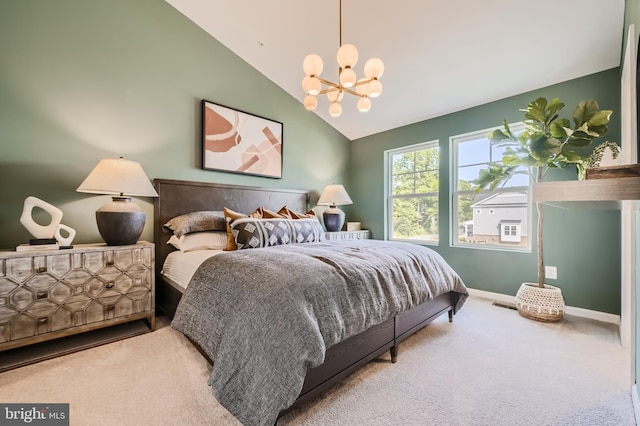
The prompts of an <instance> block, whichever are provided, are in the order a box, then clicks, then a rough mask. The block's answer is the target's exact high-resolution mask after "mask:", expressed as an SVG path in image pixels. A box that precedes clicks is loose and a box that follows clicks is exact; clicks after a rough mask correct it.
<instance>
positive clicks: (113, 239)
mask: <svg viewBox="0 0 640 426" xmlns="http://www.w3.org/2000/svg"><path fill="white" fill-rule="evenodd" d="M76 191H78V192H86V193H90V194H107V195H113V197H112V201H111V202H109V203H107V204H105V205H104V206H102V207H100V208H99V209H98V210H96V222H97V223H98V231H100V235H101V236H102V239H103V240H104V241H105V243H107V245H109V246H115V245H128V244H135V243H136V242H138V238H139V237H140V234H142V230H143V229H144V223H145V221H146V216H147V215H146V213H145V212H144V211H143V210H142V208H141V207H140V206H138V205H137V204H135V203H132V202H131V197H130V196H135V197H157V196H158V193H157V192H156V190H155V189H154V188H153V185H152V184H151V182H150V181H149V178H148V177H147V175H146V173H145V172H144V170H143V169H142V166H141V165H140V163H138V162H137V161H129V160H125V159H124V158H122V157H120V158H106V159H103V160H100V162H99V163H98V165H97V166H96V167H95V168H94V169H93V170H92V171H91V173H89V176H87V178H86V179H85V180H84V181H83V182H82V183H81V184H80V186H79V187H78V189H77V190H76Z"/></svg>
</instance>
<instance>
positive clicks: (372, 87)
mask: <svg viewBox="0 0 640 426" xmlns="http://www.w3.org/2000/svg"><path fill="white" fill-rule="evenodd" d="M381 93H382V83H380V81H379V80H371V81H370V82H369V84H368V85H367V95H368V96H369V97H370V98H377V97H378V96H380V94H381Z"/></svg>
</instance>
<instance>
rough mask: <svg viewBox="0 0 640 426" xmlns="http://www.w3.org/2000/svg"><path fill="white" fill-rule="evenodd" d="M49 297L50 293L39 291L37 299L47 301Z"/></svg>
mask: <svg viewBox="0 0 640 426" xmlns="http://www.w3.org/2000/svg"><path fill="white" fill-rule="evenodd" d="M47 297H49V292H48V291H39V292H37V293H36V299H46V298H47Z"/></svg>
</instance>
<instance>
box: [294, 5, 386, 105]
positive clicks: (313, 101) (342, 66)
mask: <svg viewBox="0 0 640 426" xmlns="http://www.w3.org/2000/svg"><path fill="white" fill-rule="evenodd" d="M357 62H358V49H356V47H355V46H354V45H353V44H342V0H340V48H339V49H338V83H332V82H330V81H328V80H325V79H323V78H321V77H320V74H321V73H322V69H323V63H322V58H321V57H320V56H319V55H316V54H311V55H307V57H306V58H304V62H303V64H302V67H303V68H304V73H305V74H306V75H305V77H304V78H303V79H302V89H303V90H304V92H305V93H306V94H307V96H306V97H305V98H304V107H305V108H306V109H307V110H308V111H313V110H314V109H316V107H317V106H318V98H317V97H316V96H318V95H324V94H326V95H327V98H329V102H331V105H330V106H329V114H330V115H331V116H332V117H340V115H341V114H342V106H341V105H340V101H341V100H342V97H343V96H344V94H345V93H349V94H351V95H354V96H357V97H358V98H360V99H358V110H359V111H361V112H367V111H369V110H370V109H371V99H370V98H376V97H378V96H380V94H381V93H382V83H380V80H379V78H380V77H381V76H382V73H383V72H384V63H383V62H382V60H381V59H380V58H371V59H369V60H368V61H367V62H366V63H365V64H364V75H365V77H364V78H361V79H358V77H357V76H356V72H355V71H354V70H353V67H354V66H355V65H356V63H357ZM323 85H324V86H326V87H325V88H323Z"/></svg>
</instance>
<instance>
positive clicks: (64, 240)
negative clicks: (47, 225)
mask: <svg viewBox="0 0 640 426" xmlns="http://www.w3.org/2000/svg"><path fill="white" fill-rule="evenodd" d="M60 231H65V232H66V233H67V236H66V237H63V236H62V234H61V232H60ZM75 237H76V230H75V229H73V228H72V227H70V226H67V225H63V224H60V225H58V226H57V227H56V234H55V238H56V241H58V244H60V245H61V246H62V247H68V246H70V245H71V242H72V241H73V239H74V238H75Z"/></svg>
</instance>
